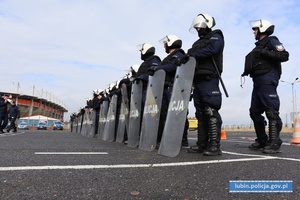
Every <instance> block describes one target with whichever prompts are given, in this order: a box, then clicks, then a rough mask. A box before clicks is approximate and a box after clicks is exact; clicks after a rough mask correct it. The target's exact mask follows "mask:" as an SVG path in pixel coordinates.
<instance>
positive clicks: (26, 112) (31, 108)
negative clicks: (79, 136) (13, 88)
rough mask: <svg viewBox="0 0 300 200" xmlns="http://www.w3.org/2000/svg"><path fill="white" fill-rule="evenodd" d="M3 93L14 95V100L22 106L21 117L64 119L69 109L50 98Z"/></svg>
mask: <svg viewBox="0 0 300 200" xmlns="http://www.w3.org/2000/svg"><path fill="white" fill-rule="evenodd" d="M1 93H3V94H6V95H9V94H11V95H12V98H13V100H14V101H15V102H16V104H17V105H18V106H19V108H20V116H21V118H26V117H31V116H44V117H48V118H54V119H57V120H60V121H63V117H64V113H65V112H68V110H67V109H66V108H65V107H64V106H63V105H60V104H58V103H55V102H52V101H51V100H49V99H45V98H40V97H36V96H30V95H24V94H18V93H10V92H1Z"/></svg>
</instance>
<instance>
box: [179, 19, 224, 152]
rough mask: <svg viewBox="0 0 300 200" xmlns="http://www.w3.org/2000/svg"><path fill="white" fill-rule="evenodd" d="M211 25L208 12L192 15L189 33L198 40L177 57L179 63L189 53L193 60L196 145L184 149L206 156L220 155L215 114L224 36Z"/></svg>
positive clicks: (219, 100) (219, 123) (218, 117)
mask: <svg viewBox="0 0 300 200" xmlns="http://www.w3.org/2000/svg"><path fill="white" fill-rule="evenodd" d="M215 24H216V22H215V19H214V18H213V17H212V16H210V15H208V14H199V15H198V16H196V17H195V18H194V20H193V22H192V25H191V27H190V32H196V33H197V34H198V36H199V39H198V40H197V41H196V42H194V44H193V45H192V48H191V49H189V50H188V54H187V55H186V56H185V57H184V58H182V60H181V63H185V62H186V61H187V60H188V58H189V56H192V57H194V58H195V59H196V61H197V66H196V69H195V75H194V81H193V85H194V90H193V99H194V106H195V108H196V118H197V119H198V134H197V136H198V140H197V143H196V146H191V147H190V149H189V150H188V152H193V153H194V152H198V153H202V152H203V154H204V155H208V156H216V155H221V154H222V151H221V149H220V137H221V126H222V118H221V115H220V114H219V110H220V108H221V104H222V96H221V92H220V89H219V78H220V77H219V76H218V73H217V70H218V71H219V73H222V70H223V49H224V37H223V33H222V31H221V30H218V29H217V30H212V28H213V27H214V26H215Z"/></svg>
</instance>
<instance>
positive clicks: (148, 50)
mask: <svg viewBox="0 0 300 200" xmlns="http://www.w3.org/2000/svg"><path fill="white" fill-rule="evenodd" d="M138 47H139V51H140V52H141V60H143V62H142V63H141V65H140V67H139V69H138V71H137V73H136V81H142V83H143V92H142V110H141V114H143V110H144V106H145V101H146V94H147V86H148V79H149V75H148V69H149V67H151V66H157V65H158V64H159V63H160V62H161V60H160V58H159V57H158V56H157V55H155V48H154V47H153V46H152V45H151V44H148V43H144V44H141V45H138Z"/></svg>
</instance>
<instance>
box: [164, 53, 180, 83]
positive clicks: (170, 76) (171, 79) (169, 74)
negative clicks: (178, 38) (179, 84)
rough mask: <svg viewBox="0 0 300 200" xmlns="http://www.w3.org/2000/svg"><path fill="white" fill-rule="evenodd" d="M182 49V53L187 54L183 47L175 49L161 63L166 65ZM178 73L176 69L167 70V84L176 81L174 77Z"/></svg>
mask: <svg viewBox="0 0 300 200" xmlns="http://www.w3.org/2000/svg"><path fill="white" fill-rule="evenodd" d="M178 51H180V52H181V53H182V55H184V54H185V52H184V51H183V50H182V49H176V50H175V51H173V52H172V53H170V54H169V55H168V56H167V57H165V58H164V59H163V61H162V62H161V63H160V65H165V64H167V63H170V62H171V59H172V58H173V56H174V55H175V54H176V53H177V52H178ZM175 74H176V70H174V71H173V72H166V78H165V85H168V84H170V83H173V82H174V77H175Z"/></svg>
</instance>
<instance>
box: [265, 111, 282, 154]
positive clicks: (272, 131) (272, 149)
mask: <svg viewBox="0 0 300 200" xmlns="http://www.w3.org/2000/svg"><path fill="white" fill-rule="evenodd" d="M266 116H267V118H268V120H269V142H268V144H267V146H266V147H265V148H264V151H263V152H264V153H269V154H272V153H279V152H280V146H281V144H282V141H281V139H280V137H279V134H280V131H281V129H282V121H281V118H280V117H279V112H277V111H275V110H273V109H271V110H268V111H266Z"/></svg>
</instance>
